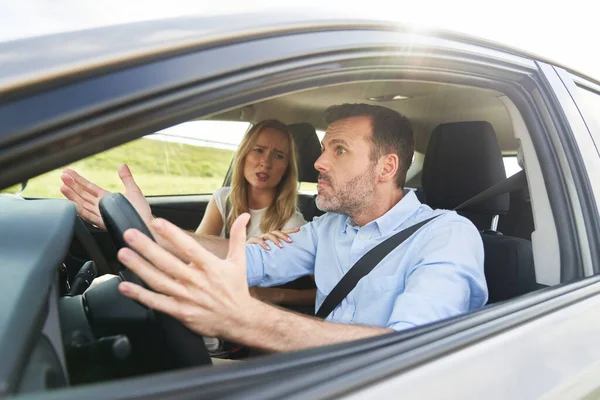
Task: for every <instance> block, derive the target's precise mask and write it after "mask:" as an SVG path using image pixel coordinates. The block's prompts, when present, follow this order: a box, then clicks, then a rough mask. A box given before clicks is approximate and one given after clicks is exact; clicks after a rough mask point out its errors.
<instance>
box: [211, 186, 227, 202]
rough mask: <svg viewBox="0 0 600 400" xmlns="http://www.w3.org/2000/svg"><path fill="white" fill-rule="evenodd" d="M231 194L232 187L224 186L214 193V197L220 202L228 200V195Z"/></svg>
mask: <svg viewBox="0 0 600 400" xmlns="http://www.w3.org/2000/svg"><path fill="white" fill-rule="evenodd" d="M229 192H231V187H229V186H223V187H220V188H218V189H217V190H215V191H214V193H213V197H214V198H215V199H220V200H223V201H224V200H225V198H227V195H228V194H229Z"/></svg>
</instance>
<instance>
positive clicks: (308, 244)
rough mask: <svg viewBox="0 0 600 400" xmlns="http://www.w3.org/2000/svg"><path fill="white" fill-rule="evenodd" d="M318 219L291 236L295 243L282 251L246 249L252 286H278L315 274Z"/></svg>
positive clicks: (284, 245)
mask: <svg viewBox="0 0 600 400" xmlns="http://www.w3.org/2000/svg"><path fill="white" fill-rule="evenodd" d="M318 225H319V222H318V221H317V220H315V221H313V222H310V223H307V224H305V225H303V226H302V227H301V228H300V231H299V232H297V233H293V234H290V238H291V239H292V243H285V242H283V248H279V247H277V246H275V245H271V246H270V247H271V250H265V249H263V248H262V247H261V246H259V245H257V244H249V245H247V246H246V267H247V268H246V273H247V276H248V285H249V286H277V285H281V284H284V283H286V282H290V281H293V280H294V279H297V278H299V277H301V276H305V275H313V274H314V270H315V258H316V252H317V232H316V231H317V229H318Z"/></svg>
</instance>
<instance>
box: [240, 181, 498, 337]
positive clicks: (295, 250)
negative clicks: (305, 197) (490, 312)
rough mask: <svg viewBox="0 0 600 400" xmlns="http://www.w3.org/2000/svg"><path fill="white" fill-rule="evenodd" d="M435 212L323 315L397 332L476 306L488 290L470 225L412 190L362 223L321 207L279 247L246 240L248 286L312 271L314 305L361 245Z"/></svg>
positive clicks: (378, 240) (357, 255)
mask: <svg viewBox="0 0 600 400" xmlns="http://www.w3.org/2000/svg"><path fill="white" fill-rule="evenodd" d="M435 215H439V216H438V217H437V218H435V219H434V220H432V221H430V222H429V223H427V224H426V225H425V226H423V227H422V228H421V229H419V230H418V231H417V232H416V233H414V234H413V235H412V236H411V237H409V238H408V239H407V240H406V241H404V242H403V243H402V244H401V245H400V246H398V247H397V248H396V249H394V250H393V251H392V252H391V253H390V254H388V255H387V256H386V257H385V258H384V259H383V260H382V261H381V262H380V263H379V265H377V266H376V267H375V268H374V269H373V270H372V271H371V272H370V273H369V274H368V275H366V276H365V277H364V278H362V279H361V280H360V281H359V282H358V284H357V285H356V287H355V288H354V289H353V290H352V292H350V294H349V295H348V296H347V297H346V298H345V299H344V300H343V301H342V303H341V304H340V305H338V306H337V308H336V309H335V310H334V311H333V312H332V313H331V314H330V315H329V316H328V317H327V320H328V321H332V322H340V323H348V324H361V325H369V326H378V327H387V328H391V329H395V330H401V329H406V328H411V327H414V326H418V325H423V324H426V323H429V322H433V321H437V320H440V319H444V318H448V317H451V316H454V315H457V314H461V313H465V312H467V311H471V310H475V309H477V308H480V307H483V306H484V305H485V303H486V301H487V297H488V291H487V285H486V282H485V276H484V272H483V243H482V241H481V236H480V234H479V232H478V231H477V228H475V226H474V225H473V224H472V223H471V222H470V221H469V220H468V219H466V218H464V217H462V216H460V215H458V214H457V213H456V212H454V211H446V210H432V209H431V208H430V207H428V206H426V205H424V204H421V203H420V202H419V200H418V199H417V197H416V196H415V194H414V192H412V191H405V195H404V197H403V198H402V200H400V201H399V202H398V203H397V204H396V205H395V206H394V207H393V208H392V209H390V210H389V211H388V212H387V213H385V214H384V215H383V216H381V217H380V218H378V219H376V220H375V221H372V222H370V223H368V224H366V225H364V226H357V225H355V224H354V223H353V222H352V219H351V218H350V217H347V216H344V215H340V214H334V213H327V214H324V215H322V216H321V217H318V218H315V219H314V220H313V221H312V222H311V223H308V224H306V225H304V226H303V227H302V228H301V229H300V232H298V233H295V234H293V235H291V238H292V240H293V243H284V247H283V248H282V249H280V248H278V247H277V246H271V250H270V251H266V250H264V249H263V248H262V247H260V246H259V245H248V246H246V255H247V273H248V284H249V285H250V286H275V285H280V284H283V283H285V282H289V281H292V280H294V279H296V278H298V277H301V276H304V275H313V274H314V275H315V282H316V285H317V298H316V304H315V310H318V309H319V307H320V306H321V304H322V303H323V300H325V298H326V297H327V295H328V294H329V292H331V290H332V289H333V288H334V287H335V285H337V283H338V282H339V281H340V280H341V279H342V277H343V276H344V274H345V273H346V272H348V270H349V269H350V268H351V267H352V266H353V265H354V263H356V261H358V260H359V259H360V258H361V257H362V256H363V255H364V254H365V253H366V252H367V251H369V250H370V249H372V248H373V247H375V246H376V245H377V244H379V243H381V242H382V241H384V240H385V239H387V238H388V237H390V236H391V235H393V234H395V233H397V232H400V231H401V230H404V229H406V228H408V227H410V226H412V225H414V224H416V223H418V222H420V221H423V220H425V219H428V218H430V217H432V216H435Z"/></svg>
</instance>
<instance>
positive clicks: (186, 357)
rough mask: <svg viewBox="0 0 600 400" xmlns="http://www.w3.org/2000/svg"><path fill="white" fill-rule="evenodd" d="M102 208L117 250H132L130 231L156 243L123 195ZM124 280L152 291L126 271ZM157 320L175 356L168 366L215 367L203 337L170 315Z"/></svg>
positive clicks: (106, 199)
mask: <svg viewBox="0 0 600 400" xmlns="http://www.w3.org/2000/svg"><path fill="white" fill-rule="evenodd" d="M99 206H100V214H101V216H102V219H103V221H104V224H105V225H106V229H107V230H108V233H109V234H110V236H111V239H112V240H113V242H114V244H115V246H116V247H117V250H119V249H120V248H121V247H129V246H127V244H126V243H125V240H124V239H123V234H124V233H125V231H126V230H127V229H131V228H135V229H137V230H139V231H140V232H142V233H143V234H145V235H146V236H148V237H149V238H150V239H152V240H154V237H153V236H152V234H151V233H150V230H149V229H148V227H147V226H146V224H145V223H144V221H143V220H142V218H141V217H140V215H139V214H138V213H137V211H136V210H135V208H133V206H132V205H131V203H130V202H129V201H128V200H127V199H126V198H125V196H123V195H122V194H120V193H110V194H108V195H106V196H104V197H103V198H102V200H100V204H99ZM120 276H121V279H122V280H124V281H128V282H133V283H135V284H138V285H140V286H142V287H144V288H146V289H148V290H152V289H150V288H149V287H148V285H146V283H145V282H144V281H142V280H141V279H140V278H139V277H138V276H137V275H136V274H134V273H133V272H131V271H130V270H128V269H126V268H124V269H123V271H121V272H120ZM132 301H133V300H132ZM154 316H155V319H156V321H157V322H158V325H159V327H160V328H162V330H163V332H164V339H165V340H164V343H165V345H166V346H167V349H166V350H167V351H166V352H165V353H166V354H170V356H172V360H170V361H171V362H169V363H168V364H175V365H173V366H174V367H177V368H183V367H191V366H197V365H206V364H211V363H212V361H211V358H210V356H209V354H208V350H207V349H206V345H205V344H204V340H203V338H202V336H200V335H198V334H196V333H195V332H193V331H191V330H189V329H188V328H187V327H186V326H184V325H183V324H182V323H181V322H179V321H178V320H176V319H175V318H173V317H171V316H170V315H167V314H164V313H161V312H158V311H154Z"/></svg>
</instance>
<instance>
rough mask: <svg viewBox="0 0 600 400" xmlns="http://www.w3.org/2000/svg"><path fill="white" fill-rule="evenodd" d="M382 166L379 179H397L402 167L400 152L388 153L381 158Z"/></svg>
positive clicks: (385, 180) (386, 180)
mask: <svg viewBox="0 0 600 400" xmlns="http://www.w3.org/2000/svg"><path fill="white" fill-rule="evenodd" d="M379 162H380V165H381V168H380V170H379V180H380V181H381V182H389V181H393V180H395V179H396V173H397V172H398V169H399V168H400V167H401V165H400V159H399V158H398V154H396V153H390V154H386V155H384V156H383V157H381V159H380V160H379Z"/></svg>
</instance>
